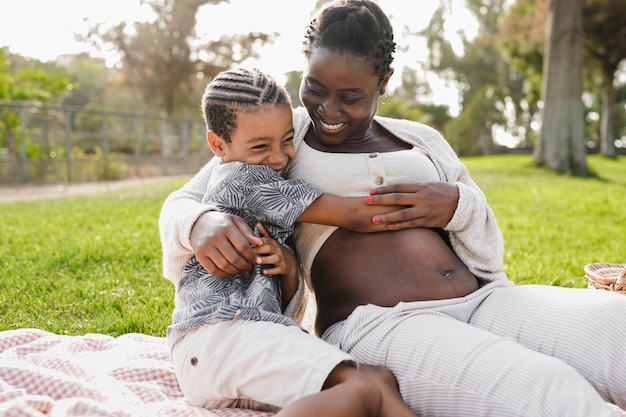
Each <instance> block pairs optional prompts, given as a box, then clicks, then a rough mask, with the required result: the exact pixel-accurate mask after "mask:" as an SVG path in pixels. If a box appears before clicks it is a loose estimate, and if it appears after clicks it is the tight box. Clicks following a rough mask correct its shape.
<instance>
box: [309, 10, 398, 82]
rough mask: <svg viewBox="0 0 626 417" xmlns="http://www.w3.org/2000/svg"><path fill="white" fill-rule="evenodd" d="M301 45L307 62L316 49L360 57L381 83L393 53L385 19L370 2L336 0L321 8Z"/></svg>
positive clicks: (392, 44) (390, 29) (394, 48)
mask: <svg viewBox="0 0 626 417" xmlns="http://www.w3.org/2000/svg"><path fill="white" fill-rule="evenodd" d="M303 45H304V46H303V49H302V52H303V53H304V56H305V57H307V58H309V56H310V54H311V51H312V50H313V48H316V47H320V48H325V49H329V50H331V51H335V52H340V53H341V52H348V53H352V54H355V55H358V56H363V57H365V58H367V59H368V60H369V61H370V62H371V63H372V65H373V67H374V71H375V74H376V75H378V77H379V81H381V82H382V81H383V79H384V77H385V75H387V73H388V72H389V71H390V70H391V63H392V62H393V53H394V52H395V50H396V43H395V42H394V40H393V28H392V27H391V23H390V22H389V18H388V17H387V15H386V14H385V13H384V12H383V11H382V9H381V8H380V7H379V6H378V4H376V3H375V2H373V1H370V0H336V1H334V2H332V3H330V4H328V5H327V6H325V7H324V8H323V9H321V10H320V11H319V13H318V14H317V17H315V18H314V19H313V20H311V22H310V23H309V27H308V29H307V33H306V35H305V37H304V42H303Z"/></svg>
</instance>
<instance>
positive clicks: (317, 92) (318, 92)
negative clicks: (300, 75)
mask: <svg viewBox="0 0 626 417" xmlns="http://www.w3.org/2000/svg"><path fill="white" fill-rule="evenodd" d="M306 88H307V90H309V91H310V92H311V94H314V95H316V96H322V95H324V91H323V90H322V89H320V88H316V87H313V86H312V85H311V84H307V85H306Z"/></svg>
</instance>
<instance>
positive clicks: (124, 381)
mask: <svg viewBox="0 0 626 417" xmlns="http://www.w3.org/2000/svg"><path fill="white" fill-rule="evenodd" d="M0 415H1V416H3V417H41V416H53V417H66V416H67V417H70V416H72V417H78V416H90V417H99V416H103V417H136V416H137V417H140V416H141V417H142V416H146V417H147V416H172V417H178V416H180V417H183V416H184V417H214V416H217V417H269V416H272V415H273V414H272V413H267V412H260V411H253V410H245V409H223V410H211V411H210V410H205V409H203V408H198V407H194V406H192V405H190V404H189V403H187V401H186V400H185V398H184V397H183V393H182V392H181V391H180V388H179V386H178V382H177V380H176V376H175V375H174V371H173V369H172V366H171V363H170V358H169V355H168V352H167V347H166V343H165V338H159V337H154V336H148V335H144V334H138V333H129V334H125V335H122V336H119V337H113V336H107V335H103V334H86V335H83V336H64V335H58V334H54V333H49V332H45V331H42V330H37V329H20V330H6V331H3V332H0Z"/></svg>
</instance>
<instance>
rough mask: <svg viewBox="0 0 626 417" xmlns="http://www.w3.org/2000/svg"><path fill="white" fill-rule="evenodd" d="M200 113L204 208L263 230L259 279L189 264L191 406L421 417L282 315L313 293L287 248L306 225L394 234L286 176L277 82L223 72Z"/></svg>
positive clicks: (187, 378)
mask: <svg viewBox="0 0 626 417" xmlns="http://www.w3.org/2000/svg"><path fill="white" fill-rule="evenodd" d="M202 109H203V115H204V119H205V122H206V126H207V131H208V132H207V141H208V143H209V146H210V147H211V149H212V151H213V152H214V154H215V155H216V158H214V161H212V162H213V163H215V164H216V166H215V170H214V171H213V172H214V173H213V175H212V177H211V179H210V182H209V184H208V186H207V190H206V194H205V196H204V199H203V202H204V203H205V204H206V205H207V208H208V209H212V210H219V211H223V212H228V213H231V214H236V215H238V216H240V217H242V218H243V219H244V220H245V221H246V223H247V224H248V225H249V226H250V227H251V228H254V230H255V234H256V235H257V238H256V239H253V241H252V242H251V243H252V244H253V245H254V246H255V247H254V251H255V254H256V255H257V260H256V265H255V267H254V268H253V270H252V271H250V272H249V273H247V274H241V275H237V276H232V277H220V276H216V275H212V274H209V273H208V272H207V271H206V270H205V269H204V268H203V267H202V265H201V264H200V263H199V262H198V261H197V260H196V259H195V257H194V258H192V259H191V260H190V261H189V262H188V263H187V265H186V266H185V268H184V271H183V276H182V277H181V278H180V281H179V282H178V283H177V285H176V308H175V310H174V312H173V314H172V324H171V325H170V326H169V327H168V331H167V340H168V345H169V347H170V351H171V354H172V361H173V365H174V370H175V372H176V375H177V378H178V380H179V384H180V386H181V389H182V391H183V392H184V393H185V396H186V398H187V399H188V400H189V401H190V402H191V403H192V404H194V405H197V406H201V407H206V408H225V407H246V408H255V409H259V410H270V411H277V412H278V413H277V416H279V417H285V416H298V417H306V416H311V417H317V416H320V415H324V416H341V417H350V416H355V417H357V416H358V417H364V416H366V417H367V416H380V417H392V416H393V417H402V416H407V417H408V416H415V414H414V413H413V412H412V411H411V410H410V409H409V408H408V407H407V406H406V405H405V404H404V402H403V401H402V398H401V397H400V394H399V392H398V389H397V385H396V381H395V378H394V377H393V375H391V373H390V372H389V371H388V370H387V369H385V368H381V367H373V366H367V365H360V366H357V364H356V362H355V361H354V360H353V359H352V358H351V357H350V356H349V355H348V354H346V353H344V352H342V351H341V350H339V349H338V348H336V347H334V346H332V345H330V344H328V343H326V342H323V341H322V340H320V339H317V338H315V337H313V336H311V335H310V334H308V333H307V332H306V331H304V330H303V329H302V328H301V327H300V326H299V325H298V323H297V322H296V321H295V320H294V319H293V318H291V317H289V316H287V315H285V314H283V312H289V311H291V313H292V314H294V313H293V312H294V311H295V310H297V306H296V307H295V308H294V307H293V306H289V300H291V299H292V298H294V299H298V297H297V296H295V297H294V295H296V293H297V292H298V291H299V290H300V291H301V290H302V286H303V283H302V281H301V280H299V279H298V274H297V268H296V260H295V257H294V255H293V253H292V252H293V249H292V247H291V246H290V245H289V242H288V241H289V238H290V237H291V235H292V233H293V231H294V230H295V227H296V221H307V222H311V223H322V224H330V225H336V226H342V227H349V228H352V229H355V230H361V231H373V230H381V231H382V230H386V228H385V225H375V224H373V223H372V222H371V220H370V219H371V215H369V214H371V210H369V209H368V206H367V205H366V204H365V202H364V199H363V198H356V197H355V198H342V197H337V196H333V195H329V194H324V193H322V192H321V191H320V190H318V189H317V188H316V187H314V186H312V185H310V184H308V183H306V182H304V181H301V180H285V179H284V178H282V177H281V176H280V172H281V171H282V170H283V169H285V168H286V166H287V164H288V162H289V160H290V159H291V158H292V157H293V155H294V152H295V151H294V148H293V144H292V139H293V126H292V115H291V103H290V100H289V96H288V95H287V93H286V91H285V90H284V88H282V87H280V86H279V85H277V84H276V82H275V81H274V80H273V79H272V78H270V77H269V76H267V75H265V74H263V73H262V72H260V71H258V70H253V71H247V70H232V71H225V72H223V73H220V74H219V75H218V76H217V77H216V78H215V79H213V80H212V81H211V82H210V83H209V85H208V86H207V88H206V90H205V92H204V95H203V98H202ZM368 210H369V211H368ZM175 284H176V283H175ZM292 304H293V303H292ZM296 304H297V303H296ZM279 410H280V411H279Z"/></svg>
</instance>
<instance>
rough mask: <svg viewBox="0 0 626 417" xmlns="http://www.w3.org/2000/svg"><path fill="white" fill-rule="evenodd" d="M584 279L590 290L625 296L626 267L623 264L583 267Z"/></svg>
mask: <svg viewBox="0 0 626 417" xmlns="http://www.w3.org/2000/svg"><path fill="white" fill-rule="evenodd" d="M584 278H585V280H586V281H587V282H588V283H589V287H590V288H597V289H600V290H607V291H615V292H618V293H621V294H626V265H624V264H605V263H595V264H588V265H585V276H584Z"/></svg>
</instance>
